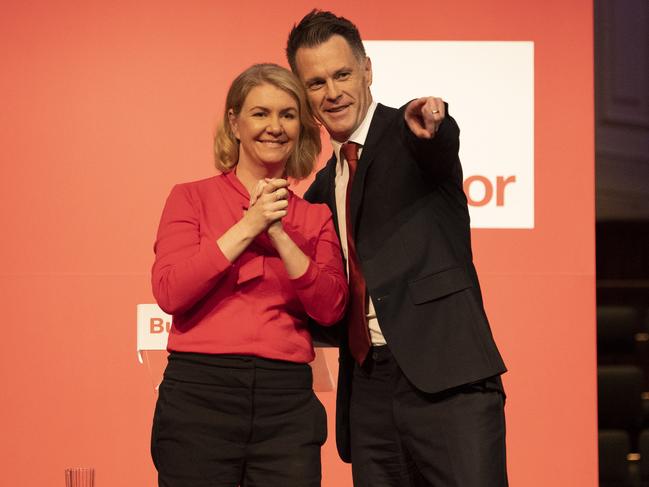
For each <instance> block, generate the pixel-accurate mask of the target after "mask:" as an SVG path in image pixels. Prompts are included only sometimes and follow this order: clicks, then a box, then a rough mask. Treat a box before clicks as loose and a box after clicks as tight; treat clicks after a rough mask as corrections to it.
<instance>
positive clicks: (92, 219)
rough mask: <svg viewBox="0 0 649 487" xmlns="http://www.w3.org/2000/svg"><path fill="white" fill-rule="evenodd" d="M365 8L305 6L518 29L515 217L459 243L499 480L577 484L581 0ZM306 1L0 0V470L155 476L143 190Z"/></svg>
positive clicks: (587, 385)
mask: <svg viewBox="0 0 649 487" xmlns="http://www.w3.org/2000/svg"><path fill="white" fill-rule="evenodd" d="M366 5H367V3H366V2H358V4H356V3H354V2H349V1H332V2H326V3H321V4H319V6H320V7H323V8H329V9H331V10H333V11H335V12H337V13H340V14H343V15H345V16H347V17H349V18H351V19H352V20H354V21H355V22H356V23H357V24H358V26H359V28H360V30H361V33H362V34H363V36H364V37H365V38H366V39H426V40H428V39H430V40H531V41H534V42H535V56H536V60H535V73H536V74H535V90H536V94H535V96H536V106H535V112H536V117H535V127H536V132H535V147H536V149H535V164H536V171H535V181H536V190H535V191H536V193H535V194H536V196H535V198H536V209H535V213H536V228H535V229H534V230H476V231H474V250H475V256H476V264H477V267H478V270H479V272H480V275H481V279H482V283H483V288H484V290H485V298H486V306H487V311H488V313H489V315H490V318H491V320H492V323H493V329H494V333H495V335H496V338H497V340H498V342H499V345H500V347H501V350H502V352H503V355H504V357H505V359H506V361H507V364H508V366H509V368H510V372H509V373H508V374H506V376H505V382H506V387H507V390H508V394H509V397H508V402H507V415H508V416H507V419H508V446H509V450H508V456H509V470H510V479H511V485H513V486H524V487H547V486H553V487H575V486H579V487H586V486H595V485H596V482H597V465H596V463H597V460H596V457H597V444H596V393H595V386H596V378H595V362H596V361H595V327H594V321H595V320H594V302H595V293H594V191H593V188H594V181H593V179H594V168H593V166H594V164H593V160H594V155H593V75H592V70H593V69H592V68H593V66H592V2H591V1H586V0H574V1H572V2H564V1H558V0H545V1H524V2H521V1H514V0H492V1H490V2H484V1H481V0H455V1H454V2H442V1H437V0H432V1H431V0H426V1H423V0H420V1H416V0H404V1H401V2H387V1H380V2H378V3H377V2H374V3H373V4H372V7H371V8H369V9H368V8H367V7H366ZM312 6H313V4H312V3H311V2H304V1H301V0H295V1H292V2H290V5H289V6H286V5H285V4H283V3H277V2H276V3H273V4H268V3H267V2H257V1H247V2H240V3H237V4H235V3H232V4H220V2H215V1H212V2H208V1H187V2H172V1H168V0H157V1H155V2H153V1H150V0H141V1H138V2H125V1H110V2H92V1H83V2H82V1H74V0H58V1H56V0H55V1H41V2H37V1H20V2H18V1H15V0H14V1H12V0H9V1H7V0H5V1H4V2H2V6H1V9H0V63H1V75H0V97H1V105H0V106H1V107H2V108H1V109H0V154H1V158H2V159H1V160H2V163H1V165H0V191H1V192H0V198H1V200H0V202H1V204H0V228H2V238H0V259H1V260H0V304H1V306H2V311H3V319H2V338H1V340H0V383H1V384H2V385H3V394H2V400H1V401H0V413H1V414H0V431H2V438H3V440H2V443H1V445H0V455H1V456H2V458H4V459H5V462H4V466H3V484H6V485H26V486H38V485H63V482H64V480H63V479H64V476H63V470H64V468H65V467H68V466H72V465H80V464H83V465H91V466H94V467H95V468H96V470H97V485H99V486H108V485H112V486H120V485H123V486H135V485H154V483H155V481H154V478H155V472H154V469H153V466H152V464H151V461H150V457H149V453H148V445H149V430H150V422H151V416H152V412H153V406H154V401H155V396H154V394H153V393H152V390H151V384H150V379H149V376H148V372H147V369H146V367H144V366H142V365H140V364H138V363H137V360H136V355H135V304H137V303H145V302H153V301H152V296H151V292H150V286H149V268H150V264H151V262H152V258H153V253H152V242H153V239H154V234H155V229H156V226H157V222H158V218H159V215H160V211H161V209H162V204H163V202H164V199H165V197H166V195H167V193H168V191H169V189H170V187H171V186H172V185H173V184H174V183H176V182H180V181H188V180H192V179H196V178H199V177H205V176H209V175H211V174H212V173H213V167H212V155H211V137H212V133H213V131H214V127H215V124H216V121H217V120H218V118H219V116H220V114H221V110H222V103H223V102H222V100H223V99H224V97H225V92H226V89H227V86H228V84H229V82H230V81H231V80H232V78H233V77H234V75H236V74H237V73H238V72H240V71H241V70H242V69H243V68H245V67H247V66H248V65H250V64H252V63H253V62H259V61H274V62H279V63H282V64H285V61H284V57H283V46H284V44H285V40H286V35H287V33H288V31H289V29H290V27H291V26H292V24H293V23H294V22H296V21H298V20H299V19H300V18H301V16H302V15H303V14H304V13H306V12H307V11H308V10H310V8H312ZM503 76H506V73H503ZM429 94H434V95H441V96H443V95H444V94H443V93H429ZM493 107H494V110H497V109H498V100H493ZM459 123H460V125H461V123H462V121H461V120H460V121H459ZM502 129H503V130H506V129H507V127H503V128H502ZM328 148H329V146H328V145H326V149H325V151H328ZM300 188H301V189H302V190H303V188H304V186H300ZM321 398H322V399H323V402H325V403H326V404H327V406H328V409H329V413H330V414H329V415H330V441H329V443H328V445H327V447H326V448H325V451H324V454H323V455H324V475H325V481H324V485H325V486H332V487H333V486H336V487H338V486H349V485H351V480H350V477H349V469H348V467H347V466H344V465H342V464H341V463H340V462H339V461H338V460H337V458H336V456H335V453H334V449H333V445H332V443H333V427H332V423H331V421H333V402H332V399H333V393H324V394H321Z"/></svg>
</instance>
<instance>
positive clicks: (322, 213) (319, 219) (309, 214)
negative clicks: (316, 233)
mask: <svg viewBox="0 0 649 487" xmlns="http://www.w3.org/2000/svg"><path fill="white" fill-rule="evenodd" d="M291 201H292V203H293V209H294V211H293V213H294V218H293V219H294V220H295V222H296V223H298V222H299V223H307V222H308V223H311V224H316V223H317V224H319V226H321V225H322V224H324V222H326V221H327V220H329V219H330V218H331V210H330V209H329V207H328V206H327V205H326V204H325V203H309V202H308V201H307V200H305V199H303V198H301V197H300V196H298V195H296V194H295V193H293V192H291Z"/></svg>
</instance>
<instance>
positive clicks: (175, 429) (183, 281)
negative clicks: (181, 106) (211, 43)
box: [151, 64, 347, 487]
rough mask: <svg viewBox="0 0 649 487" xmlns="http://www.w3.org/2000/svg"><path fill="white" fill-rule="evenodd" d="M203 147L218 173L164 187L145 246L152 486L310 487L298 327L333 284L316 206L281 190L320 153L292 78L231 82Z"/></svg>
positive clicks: (273, 72) (313, 477)
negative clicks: (160, 337)
mask: <svg viewBox="0 0 649 487" xmlns="http://www.w3.org/2000/svg"><path fill="white" fill-rule="evenodd" d="M215 147H216V153H217V168H218V169H220V170H221V171H222V174H220V175H218V176H214V177H211V178H208V179H204V180H201V181H196V182H191V183H185V184H179V185H177V186H175V187H174V188H173V189H172V191H171V194H170V195H169V197H168V199H167V203H166V205H165V208H164V211H163V213H162V217H161V220H160V227H159V230H158V236H157V240H156V243H155V254H156V259H155V263H154V265H153V271H152V282H153V292H154V295H155V297H156V299H157V301H158V304H159V305H160V307H161V308H162V309H163V310H165V311H166V312H168V313H171V314H172V315H173V326H172V328H171V331H170V335H169V343H168V350H169V352H170V354H169V364H168V366H167V369H166V370H165V375H164V380H163V382H162V384H161V386H160V395H159V398H158V402H157V404H156V411H155V416H154V421H153V432H152V441H151V451H152V456H153V460H154V463H155V465H156V468H157V469H158V474H159V475H158V479H159V485H160V486H164V487H190V486H191V487H201V486H208V485H209V486H232V487H235V486H237V485H242V486H246V485H249V486H253V485H257V486H264V487H267V486H281V487H290V486H296V487H297V486H299V487H305V486H319V485H320V478H321V473H320V447H321V445H322V444H323V443H324V441H325V439H326V434H327V432H326V414H325V411H324V408H323V406H322V404H321V403H320V402H319V401H318V399H317V397H316V396H315V394H314V393H313V390H312V376H311V369H310V367H309V366H308V363H309V362H310V361H311V360H313V358H314V351H313V345H312V342H311V336H310V334H309V331H308V328H307V322H308V321H309V319H313V320H315V321H317V322H319V323H321V324H323V325H331V324H333V323H335V322H337V321H338V320H339V319H340V318H341V317H342V315H343V313H344V308H345V304H346V301H347V282H346V278H345V275H344V271H343V267H342V262H341V254H340V247H339V243H338V239H337V237H336V233H335V231H334V226H333V223H332V217H331V213H330V211H329V209H328V208H327V207H326V206H325V205H313V204H310V203H307V202H306V201H304V200H302V199H301V198H299V197H297V196H296V195H294V194H293V193H292V192H291V191H290V189H288V182H287V177H291V178H295V179H300V178H304V177H306V176H308V175H309V174H310V173H311V171H312V169H313V166H314V163H315V159H316V157H317V155H318V153H319V152H320V133H319V129H318V126H317V125H316V123H315V121H314V119H313V118H312V117H311V114H310V110H309V108H308V104H307V101H306V97H305V94H304V92H303V88H302V86H301V84H300V82H299V81H298V80H297V79H296V78H295V77H294V76H293V74H291V73H290V72H289V71H288V70H286V69H284V68H282V67H279V66H276V65H273V64H260V65H255V66H252V67H251V68H249V69H247V70H246V71H244V72H243V73H241V74H240V75H239V76H238V77H237V78H236V79H235V80H234V81H233V82H232V85H231V87H230V90H229V91H228V95H227V99H226V107H225V113H224V116H223V122H222V124H221V126H220V127H219V130H218V132H217V136H216V142H215Z"/></svg>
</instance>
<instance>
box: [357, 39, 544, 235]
mask: <svg viewBox="0 0 649 487" xmlns="http://www.w3.org/2000/svg"><path fill="white" fill-rule="evenodd" d="M364 44H365V48H366V51H367V54H368V56H370V58H371V59H372V69H373V73H374V77H373V83H372V94H373V96H374V99H375V100H376V101H378V102H380V103H383V104H385V105H389V106H393V107H399V106H401V105H403V104H405V103H406V102H407V101H408V100H410V99H413V98H418V97H421V96H439V97H441V98H443V99H444V100H445V101H447V102H448V104H449V112H450V114H451V115H452V116H453V118H455V120H457V122H458V125H459V126H460V158H461V161H462V166H463V169H464V191H465V193H466V194H467V198H468V201H469V211H470V213H471V226H472V227H474V228H534V43H532V42H473V41H470V42H447V41H444V42H438V41H365V42H364Z"/></svg>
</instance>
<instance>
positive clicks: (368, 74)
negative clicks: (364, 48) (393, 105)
mask: <svg viewBox="0 0 649 487" xmlns="http://www.w3.org/2000/svg"><path fill="white" fill-rule="evenodd" d="M365 79H366V80H367V86H372V60H371V59H370V57H369V56H366V57H365Z"/></svg>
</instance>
